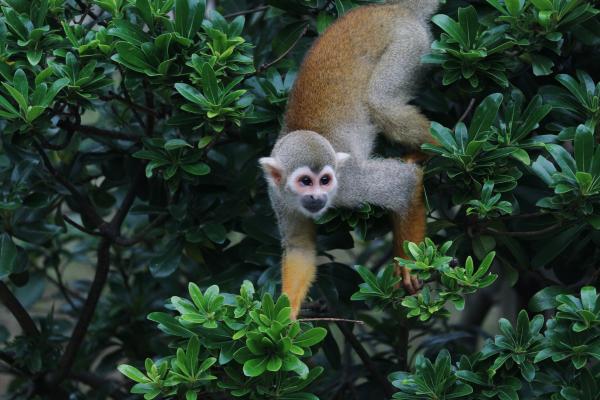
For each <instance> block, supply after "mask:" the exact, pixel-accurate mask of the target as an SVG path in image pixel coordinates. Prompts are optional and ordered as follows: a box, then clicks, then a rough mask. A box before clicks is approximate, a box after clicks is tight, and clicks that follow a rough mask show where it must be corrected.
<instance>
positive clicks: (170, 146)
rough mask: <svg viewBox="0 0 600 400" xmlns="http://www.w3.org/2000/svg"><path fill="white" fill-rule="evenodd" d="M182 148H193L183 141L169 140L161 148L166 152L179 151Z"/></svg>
mask: <svg viewBox="0 0 600 400" xmlns="http://www.w3.org/2000/svg"><path fill="white" fill-rule="evenodd" d="M182 147H193V146H192V145H191V144H189V143H188V142H187V141H185V140H183V139H170V140H167V142H166V143H165V144H164V146H163V148H164V149H165V150H167V151H170V150H176V149H180V148H182Z"/></svg>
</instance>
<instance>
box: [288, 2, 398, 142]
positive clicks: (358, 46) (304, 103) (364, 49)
mask: <svg viewBox="0 0 600 400" xmlns="http://www.w3.org/2000/svg"><path fill="white" fill-rule="evenodd" d="M405 14H406V11H405V10H403V9H401V8H399V7H396V6H392V5H385V6H382V5H375V6H365V7H359V8H356V9H354V10H352V11H351V12H349V13H348V14H346V15H344V16H343V17H342V18H340V19H339V20H338V21H337V22H336V23H335V24H333V25H332V26H331V27H330V28H329V29H328V30H327V32H326V34H324V35H323V36H321V37H320V38H319V39H318V40H317V41H316V42H315V44H314V45H313V47H312V48H311V50H310V51H309V52H308V54H307V55H306V58H305V59H304V62H303V64H302V68H301V69H300V71H299V74H298V77H297V79H296V83H295V90H294V91H293V92H292V93H291V96H290V99H289V101H288V109H287V114H286V119H285V124H286V129H287V130H288V131H294V130H310V131H314V132H319V133H320V134H322V135H323V136H325V137H326V138H327V139H330V133H332V132H333V131H334V130H335V128H336V127H337V126H338V125H339V121H343V120H346V121H351V120H352V119H353V118H354V116H355V115H356V111H357V110H356V107H359V106H360V104H361V103H364V96H365V95H366V94H367V92H368V90H367V85H368V77H369V76H370V75H371V73H372V71H373V66H374V64H375V63H376V61H375V60H378V59H379V58H380V57H381V54H382V53H383V52H384V51H385V49H386V46H387V44H388V42H389V37H390V35H391V30H392V28H393V27H394V26H395V24H396V23H397V18H398V16H399V15H405ZM369 38H372V39H369Z"/></svg>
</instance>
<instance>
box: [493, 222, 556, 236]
mask: <svg viewBox="0 0 600 400" xmlns="http://www.w3.org/2000/svg"><path fill="white" fill-rule="evenodd" d="M562 226H563V224H562V222H557V223H556V224H554V225H550V226H549V227H547V228H544V229H540V230H539V231H525V232H509V231H500V230H498V229H494V228H484V231H486V232H488V233H493V234H496V235H504V236H512V237H536V236H542V235H546V234H548V233H551V232H554V231H555V230H557V229H558V228H560V227H562Z"/></svg>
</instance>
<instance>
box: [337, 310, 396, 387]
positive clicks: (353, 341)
mask: <svg viewBox="0 0 600 400" xmlns="http://www.w3.org/2000/svg"><path fill="white" fill-rule="evenodd" d="M336 324H337V327H338V328H339V330H340V331H341V332H342V334H343V335H344V337H345V338H346V340H347V341H348V343H350V345H351V346H352V348H353V349H354V351H355V352H356V354H357V355H358V357H359V358H360V360H361V361H362V363H363V364H364V366H365V368H367V369H368V370H369V373H370V374H371V376H372V377H373V379H374V380H375V381H376V382H377V383H378V384H379V385H380V386H381V388H382V390H383V391H384V392H385V395H386V397H388V398H390V397H392V395H393V393H394V390H393V389H392V385H391V384H390V382H389V381H388V380H387V379H386V378H385V376H383V375H382V374H381V373H380V372H379V369H378V368H377V366H376V365H375V364H374V363H373V360H371V356H369V353H367V350H365V348H364V347H363V345H362V344H361V343H360V341H359V340H358V339H357V338H356V336H354V333H352V329H350V328H349V327H348V326H347V325H344V324H342V323H341V322H337V323H336Z"/></svg>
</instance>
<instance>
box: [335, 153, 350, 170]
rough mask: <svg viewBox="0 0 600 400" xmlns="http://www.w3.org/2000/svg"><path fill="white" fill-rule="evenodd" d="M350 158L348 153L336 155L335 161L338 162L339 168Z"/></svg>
mask: <svg viewBox="0 0 600 400" xmlns="http://www.w3.org/2000/svg"><path fill="white" fill-rule="evenodd" d="M349 158H350V154H348V153H335V161H336V162H337V166H338V167H339V166H341V165H343V164H344V163H345V162H346V160H348V159H349Z"/></svg>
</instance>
